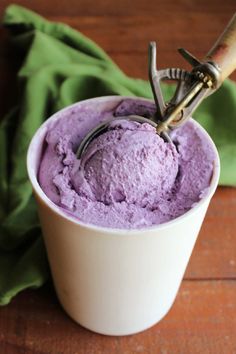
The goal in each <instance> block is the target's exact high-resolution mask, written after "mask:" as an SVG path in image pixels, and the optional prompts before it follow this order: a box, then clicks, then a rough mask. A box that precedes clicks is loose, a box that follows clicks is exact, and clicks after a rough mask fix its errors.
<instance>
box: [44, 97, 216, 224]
mask: <svg viewBox="0 0 236 354" xmlns="http://www.w3.org/2000/svg"><path fill="white" fill-rule="evenodd" d="M153 111H154V106H153V105H152V104H150V103H146V102H142V101H137V102H136V101H134V100H132V99H130V100H129V99H127V100H125V101H123V102H121V103H119V104H118V105H117V107H115V108H114V109H109V110H106V111H105V110H102V111H100V110H99V109H97V110H95V109H94V108H93V109H92V108H90V107H88V106H84V107H83V108H80V109H78V108H76V107H74V108H68V110H66V111H64V112H63V114H60V119H59V120H57V121H56V122H55V123H52V124H51V126H49V129H48V133H47V134H46V138H45V148H44V152H43V156H42V161H41V165H40V168H39V174H38V178H39V183H40V185H41V187H42V189H43V190H44V192H45V193H46V195H47V196H48V197H49V198H50V199H51V200H52V201H53V202H54V203H55V204H57V205H58V206H60V207H61V208H63V210H64V211H65V212H66V213H69V214H70V215H73V216H74V217H75V218H76V219H78V220H81V221H83V222H86V223H90V224H95V225H99V226H105V227H113V228H126V229H131V228H143V227H147V226H152V225H157V224H160V223H163V222H166V221H169V220H171V219H173V218H176V217H178V216H180V215H182V214H183V213H185V212H186V211H187V210H189V209H190V208H191V207H192V206H193V205H194V204H195V203H197V202H198V201H199V200H200V199H201V197H202V195H203V194H204V193H205V192H206V190H207V188H208V187H209V183H210V180H211V176H212V171H213V161H214V159H215V153H214V151H213V148H212V147H211V145H210V144H209V142H208V139H207V138H206V136H205V135H204V134H203V133H202V132H201V130H200V129H199V128H198V127H197V126H196V125H195V124H194V123H193V122H187V123H186V124H185V125H184V126H182V127H181V128H179V129H178V130H175V131H174V132H173V133H172V139H173V141H174V142H175V144H172V143H166V142H164V141H163V139H161V138H160V137H159V136H158V135H157V134H156V133H155V129H154V128H153V127H152V126H151V125H149V124H147V123H144V124H140V123H136V122H127V121H124V120H119V119H118V120H115V121H114V122H113V123H112V124H111V125H110V128H109V130H108V131H107V132H105V133H104V134H102V135H100V136H99V137H98V138H96V139H94V140H93V141H92V142H91V144H90V145H89V147H88V148H87V150H86V151H85V153H84V154H83V156H82V158H81V161H79V160H78V159H77V158H76V155H75V152H76V150H77V148H78V146H79V143H80V141H81V139H82V138H83V137H84V135H85V134H86V133H87V132H88V131H89V130H90V129H92V128H93V127H94V126H96V125H97V124H98V123H100V122H101V121H104V120H107V119H108V118H111V117H114V118H115V117H116V119H117V117H119V116H124V115H128V114H139V115H144V116H146V117H149V116H151V115H152V114H153Z"/></svg>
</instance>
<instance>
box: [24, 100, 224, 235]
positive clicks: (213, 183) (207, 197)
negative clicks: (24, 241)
mask: <svg viewBox="0 0 236 354" xmlns="http://www.w3.org/2000/svg"><path fill="white" fill-rule="evenodd" d="M125 99H131V100H132V99H133V100H136V101H137V100H141V101H142V102H147V103H154V101H153V100H151V99H147V98H143V97H134V96H101V97H95V98H90V99H86V100H82V101H79V102H76V103H73V104H72V105H68V106H66V107H64V108H63V109H61V110H59V111H57V112H56V113H54V114H53V115H51V116H50V117H49V118H48V119H46V121H45V122H44V123H43V124H42V125H41V126H40V127H39V128H38V129H37V130H36V132H35V133H34V135H33V137H32V139H31V142H30V144H29V147H28V151H27V161H26V164H27V172H28V177H29V180H30V182H31V185H32V187H33V190H34V192H35V193H36V194H37V196H38V197H39V198H40V200H41V201H42V202H43V203H44V204H45V205H47V207H49V208H50V209H51V210H52V211H53V212H54V213H56V214H57V215H58V216H60V217H62V218H63V219H66V220H67V221H68V222H71V223H73V224H74V225H77V226H79V227H83V228H85V229H87V230H90V231H96V232H99V233H103V234H104V233H105V234H109V235H111V234H112V235H122V234H123V235H127V234H129V235H132V234H133V235H137V234H143V233H147V232H149V231H159V230H164V229H166V228H171V227H173V226H175V225H176V224H178V223H182V222H183V221H184V220H186V218H189V217H191V216H192V215H193V214H194V213H196V212H197V211H198V210H199V209H200V208H201V207H202V206H204V205H205V203H206V202H207V201H208V200H210V199H211V198H212V196H213V194H214V192H215V190H216V187H217V185H218V181H219V176H220V159H219V154H218V151H217V148H216V146H215V144H214V142H213V140H212V138H211V137H210V135H209V134H208V133H207V132H206V130H205V129H204V128H203V127H202V126H201V125H200V124H199V123H198V122H196V121H195V120H194V119H192V118H191V120H192V121H193V122H194V124H195V125H196V126H197V127H198V128H199V129H200V130H201V132H202V133H203V135H205V136H206V137H207V139H208V141H209V142H210V143H211V145H212V147H213V150H214V152H215V156H216V158H215V160H214V169H213V174H212V178H211V183H210V185H209V187H208V190H207V192H206V194H205V195H204V196H203V197H202V198H201V200H200V201H198V202H197V203H196V204H195V205H194V206H193V207H192V208H191V209H189V210H188V211H187V212H185V213H184V214H182V215H180V216H178V217H177V218H175V219H172V220H170V221H167V222H165V223H162V224H159V225H153V226H149V227H143V228H134V229H119V228H111V227H103V226H97V225H94V224H90V223H85V222H83V221H80V220H77V219H76V218H75V217H73V216H70V215H69V214H66V212H65V211H63V209H61V208H60V207H59V206H57V205H56V204H54V203H53V202H52V201H51V200H50V199H49V198H48V197H47V195H46V194H45V193H44V191H43V190H42V188H41V187H40V185H39V182H38V178H37V172H36V173H35V171H34V169H33V168H32V167H31V164H32V159H33V157H34V156H35V154H34V145H35V144H36V143H37V139H38V137H39V136H40V134H42V133H43V132H44V131H45V130H46V128H47V126H48V125H49V124H51V123H52V122H54V121H57V120H59V119H60V117H61V113H63V112H64V111H67V110H68V109H73V108H74V107H77V106H79V105H83V104H86V103H89V102H92V101H97V102H103V101H112V102H115V101H117V102H118V101H121V100H125Z"/></svg>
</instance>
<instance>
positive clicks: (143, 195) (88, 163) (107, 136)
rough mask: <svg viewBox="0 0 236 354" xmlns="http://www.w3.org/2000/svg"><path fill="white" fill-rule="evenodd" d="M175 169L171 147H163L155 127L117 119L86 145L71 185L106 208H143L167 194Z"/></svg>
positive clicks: (175, 157)
mask: <svg viewBox="0 0 236 354" xmlns="http://www.w3.org/2000/svg"><path fill="white" fill-rule="evenodd" d="M147 121H148V120H147ZM164 160H165V163H164V164H163V161H164ZM178 169H179V164H178V152H177V149H176V147H175V145H174V144H173V143H169V144H166V143H165V142H164V140H163V139H162V138H161V137H160V136H159V135H158V134H156V130H155V127H153V126H152V125H150V124H148V123H139V122H137V121H133V120H131V121H130V120H125V119H121V120H119V119H117V120H114V121H113V122H111V123H110V126H109V128H108V130H107V131H106V132H105V133H103V134H101V135H99V136H98V137H97V138H95V139H94V140H93V141H92V142H91V143H90V144H89V146H88V148H87V149H86V150H85V152H84V154H83V155H82V157H81V160H80V164H79V169H78V170H75V171H74V173H73V175H72V184H73V187H74V188H75V190H76V191H77V193H79V194H80V195H83V196H84V197H87V198H89V199H90V200H94V201H99V202H102V203H104V204H106V205H110V204H114V203H117V202H123V201H125V202H126V203H128V204H136V205H137V206H140V207H147V205H148V204H149V205H153V204H154V203H155V202H156V203H157V202H158V201H159V200H160V199H161V198H164V197H165V195H166V194H167V193H170V191H171V189H172V188H173V186H174V183H175V180H176V176H177V174H178Z"/></svg>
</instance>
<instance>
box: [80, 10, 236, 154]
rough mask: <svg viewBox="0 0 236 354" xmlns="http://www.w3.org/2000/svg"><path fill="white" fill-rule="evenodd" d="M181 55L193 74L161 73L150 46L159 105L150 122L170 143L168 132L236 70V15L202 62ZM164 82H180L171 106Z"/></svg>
mask: <svg viewBox="0 0 236 354" xmlns="http://www.w3.org/2000/svg"><path fill="white" fill-rule="evenodd" d="M179 52H180V54H181V55H182V56H183V57H184V58H185V59H186V60H187V61H188V62H189V63H190V64H191V65H192V66H193V69H192V71H191V72H188V71H186V70H182V69H177V68H169V69H165V70H157V69H156V43H155V42H151V43H150V45H149V80H150V84H151V87H152V91H153V95H154V99H155V103H156V113H155V114H154V115H153V117H152V118H151V119H150V121H151V122H150V123H151V124H152V125H154V126H155V128H156V133H157V134H159V135H160V136H161V137H162V138H163V139H164V140H165V141H170V137H169V135H168V131H169V130H173V129H175V128H178V127H179V126H180V125H182V124H183V122H185V121H186V120H187V119H188V118H189V117H190V116H191V115H192V113H193V112H194V110H195V109H196V108H197V107H198V105H199V104H200V103H201V102H202V100H203V99H204V98H206V97H207V96H209V95H210V94H212V93H213V92H215V91H216V90H217V89H218V88H219V87H220V85H221V84H222V82H223V81H224V79H226V78H227V77H228V76H229V75H230V74H231V73H232V72H233V71H234V70H235V68H236V14H235V15H234V16H233V18H232V19H231V21H230V22H229V24H228V26H227V27H226V28H225V30H224V32H223V33H222V35H221V36H220V37H219V38H218V40H217V41H216V43H215V45H214V46H213V48H212V49H211V50H210V51H209V53H208V54H207V55H206V57H205V58H204V59H203V60H202V61H199V60H198V59H196V58H195V57H194V56H193V55H192V54H190V53H189V52H188V51H186V50H185V49H183V48H181V49H179ZM164 79H168V80H176V81H177V88H176V91H175V94H174V96H173V98H172V99H171V100H170V101H169V102H168V103H165V101H164V99H163V95H162V92H161V86H160V81H161V80H164ZM126 119H129V120H134V121H135V120H136V121H138V122H142V121H143V122H145V121H146V120H145V118H144V117H142V116H139V117H137V116H128V117H126ZM109 124H110V122H105V123H103V124H102V125H99V126H97V127H96V128H95V129H93V131H91V132H89V134H88V135H87V136H85V138H84V139H83V141H82V142H81V144H80V147H79V149H78V151H77V156H78V158H81V156H82V154H83V152H84V151H85V149H86V148H87V147H88V145H89V143H90V142H91V141H92V140H93V139H94V138H95V137H97V136H98V135H99V134H102V133H104V132H105V131H106V130H107V128H108V126H109Z"/></svg>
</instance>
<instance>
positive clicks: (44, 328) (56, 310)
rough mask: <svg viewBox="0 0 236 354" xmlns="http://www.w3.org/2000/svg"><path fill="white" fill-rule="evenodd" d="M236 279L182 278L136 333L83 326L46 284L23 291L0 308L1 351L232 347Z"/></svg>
mask: <svg viewBox="0 0 236 354" xmlns="http://www.w3.org/2000/svg"><path fill="white" fill-rule="evenodd" d="M235 293H236V282H232V281H211V282H209V281H184V282H183V283H182V286H181V288H180V291H179V294H178V296H177V299H176V301H175V303H174V306H173V307H172V309H171V310H170V312H169V313H168V314H167V316H166V317H165V318H164V319H163V320H162V321H161V322H159V323H158V324H157V325H155V326H154V327H152V328H151V329H149V330H148V331H144V332H142V333H139V334H137V335H132V336H126V337H107V336H102V335H98V334H95V333H92V332H90V331H87V330H85V329H83V328H82V327H80V326H79V325H77V324H76V323H74V322H73V321H72V320H71V319H70V318H69V317H67V315H66V314H65V313H64V312H63V311H62V309H61V307H60V306H59V305H58V303H57V300H56V298H55V294H54V292H53V291H52V289H51V288H50V287H44V288H43V289H41V290H37V291H33V290H32V291H26V292H24V293H22V294H21V295H19V296H18V297H17V298H16V299H14V300H13V302H12V303H11V304H10V305H9V306H7V307H4V308H1V309H0V348H1V353H5V354H15V353H24V354H30V353H38V354H46V353H57V354H59V353H63V354H67V353H68V354H76V353H77V354H79V353H83V354H93V353H94V354H95V353H96V354H100V353H101V354H112V353H116V354H118V353H120V354H126V353H127V354H128V353H129V354H130V353H132V354H133V353H142V354H155V353H163V354H182V353H191V354H194V353H201V354H202V353H208V354H209V353H212V354H231V353H232V354H233V353H236V338H235V332H236V317H235V313H236V296H235Z"/></svg>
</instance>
